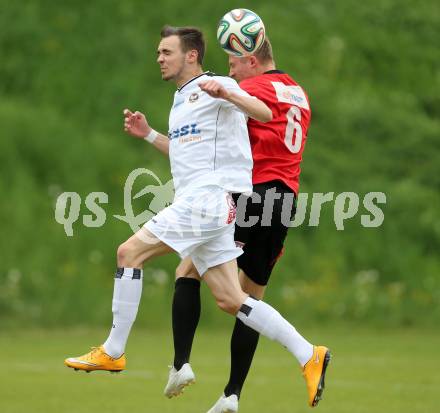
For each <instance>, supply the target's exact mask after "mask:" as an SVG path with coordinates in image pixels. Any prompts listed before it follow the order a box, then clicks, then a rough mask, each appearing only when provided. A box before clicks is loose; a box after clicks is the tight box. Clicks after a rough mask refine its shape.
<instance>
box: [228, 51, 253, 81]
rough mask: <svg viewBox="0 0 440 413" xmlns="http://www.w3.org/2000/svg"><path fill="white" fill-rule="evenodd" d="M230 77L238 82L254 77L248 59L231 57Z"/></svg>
mask: <svg viewBox="0 0 440 413" xmlns="http://www.w3.org/2000/svg"><path fill="white" fill-rule="evenodd" d="M229 76H230V77H232V78H233V79H235V80H236V81H237V82H241V81H242V80H244V79H247V78H248V77H252V76H254V74H253V72H252V69H251V66H250V59H249V58H248V57H236V56H229Z"/></svg>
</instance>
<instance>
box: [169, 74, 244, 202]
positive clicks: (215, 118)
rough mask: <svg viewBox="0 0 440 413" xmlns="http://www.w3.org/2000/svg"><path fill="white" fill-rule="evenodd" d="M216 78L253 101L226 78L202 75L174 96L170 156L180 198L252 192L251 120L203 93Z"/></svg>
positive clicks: (228, 104)
mask: <svg viewBox="0 0 440 413" xmlns="http://www.w3.org/2000/svg"><path fill="white" fill-rule="evenodd" d="M211 79H214V80H216V81H217V82H219V83H221V84H222V85H223V86H224V87H225V88H226V89H228V90H230V91H233V92H234V93H237V94H239V95H242V96H250V95H249V94H248V93H247V92H245V91H244V90H242V89H240V87H239V86H238V83H237V82H236V81H235V80H233V79H231V78H229V77H225V76H216V75H213V74H210V73H203V74H201V75H200V76H196V77H194V78H193V79H191V80H190V81H188V82H187V83H185V84H184V85H183V86H182V87H180V88H179V89H178V90H177V91H176V93H175V95H174V102H173V107H172V109H171V112H170V118H169V131H168V137H169V139H170V146H169V156H170V163H171V172H172V174H173V180H174V189H175V192H176V196H180V195H182V194H184V193H185V194H186V193H188V191H191V190H192V189H195V188H200V187H202V186H212V185H213V186H218V187H221V188H223V189H225V190H226V191H228V192H241V193H246V194H250V193H252V152H251V147H250V143H249V136H248V130H247V124H246V121H247V118H246V116H245V114H244V113H243V112H241V111H240V110H239V109H238V108H237V107H236V106H235V105H233V104H232V103H230V102H228V101H226V100H224V99H216V98H212V97H211V96H209V95H208V94H207V93H206V92H202V90H201V89H200V87H199V86H198V84H199V83H200V82H206V81H208V80H211Z"/></svg>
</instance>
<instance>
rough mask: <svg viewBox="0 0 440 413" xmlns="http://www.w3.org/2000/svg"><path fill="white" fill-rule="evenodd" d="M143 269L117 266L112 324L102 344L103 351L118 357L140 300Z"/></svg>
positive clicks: (125, 341) (122, 349)
mask: <svg viewBox="0 0 440 413" xmlns="http://www.w3.org/2000/svg"><path fill="white" fill-rule="evenodd" d="M142 278H143V271H142V270H140V269H138V268H118V270H117V271H116V274H115V286H114V289H113V302H112V311H113V326H112V329H111V330H110V334H109V336H108V338H107V340H106V342H105V343H104V344H103V345H104V350H105V352H106V353H107V354H108V355H109V356H111V357H113V358H119V357H120V356H121V355H122V354H124V352H125V345H126V343H127V339H128V335H129V334H130V329H131V326H132V325H133V323H134V320H135V319H136V314H137V311H138V307H139V302H140V301H141V294H142Z"/></svg>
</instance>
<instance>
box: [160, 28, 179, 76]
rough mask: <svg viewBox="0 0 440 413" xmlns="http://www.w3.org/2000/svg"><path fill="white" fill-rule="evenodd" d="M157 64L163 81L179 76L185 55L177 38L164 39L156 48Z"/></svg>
mask: <svg viewBox="0 0 440 413" xmlns="http://www.w3.org/2000/svg"><path fill="white" fill-rule="evenodd" d="M157 63H159V66H160V72H161V74H162V79H163V80H174V79H176V78H178V77H179V76H180V74H181V73H182V71H183V68H184V65H185V53H183V52H182V49H181V47H180V39H179V37H178V36H168V37H164V38H163V39H162V40H161V41H160V43H159V47H158V48H157Z"/></svg>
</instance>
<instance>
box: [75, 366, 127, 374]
mask: <svg viewBox="0 0 440 413" xmlns="http://www.w3.org/2000/svg"><path fill="white" fill-rule="evenodd" d="M66 366H67V364H66ZM67 367H69V369H73V370H75V371H85V372H86V373H91V372H92V371H109V372H110V373H120V372H121V371H124V369H120V370H107V369H92V370H87V369H80V368H78V367H73V366H67Z"/></svg>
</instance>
